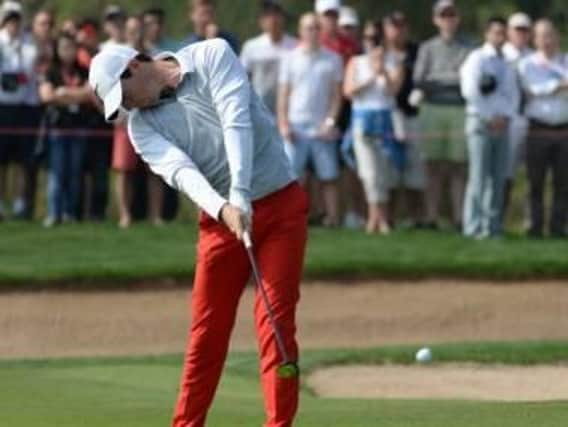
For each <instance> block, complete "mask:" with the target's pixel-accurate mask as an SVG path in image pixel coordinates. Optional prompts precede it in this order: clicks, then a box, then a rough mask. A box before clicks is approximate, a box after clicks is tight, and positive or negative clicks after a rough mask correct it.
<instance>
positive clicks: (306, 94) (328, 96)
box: [278, 13, 343, 226]
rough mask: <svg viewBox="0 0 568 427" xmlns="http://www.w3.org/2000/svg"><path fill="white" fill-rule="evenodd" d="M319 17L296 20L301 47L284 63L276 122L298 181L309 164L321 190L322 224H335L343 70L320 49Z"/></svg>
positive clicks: (331, 55)
mask: <svg viewBox="0 0 568 427" xmlns="http://www.w3.org/2000/svg"><path fill="white" fill-rule="evenodd" d="M319 33H320V24H319V21H318V17H317V16H316V15H315V14H313V13H307V14H305V15H303V16H302V17H301V18H300V25H299V34H300V45H299V46H298V47H297V48H296V49H294V50H293V51H292V52H291V53H290V54H288V55H287V56H286V57H285V58H284V60H283V61H282V67H281V69H280V93H279V99H278V122H279V126H280V133H281V134H282V136H283V137H284V141H285V142H284V144H285V147H286V152H287V154H288V157H289V158H290V161H291V162H292V166H293V167H294V169H295V171H296V174H298V176H303V175H304V174H305V172H306V169H307V167H308V164H309V162H310V161H311V164H312V166H313V167H314V170H315V174H316V176H317V178H318V180H319V181H320V183H321V186H322V193H323V201H324V205H325V210H326V212H325V213H326V218H325V220H324V224H325V225H327V226H337V225H339V212H338V210H339V206H338V205H339V203H338V190H337V178H338V177H339V164H338V163H339V159H338V152H337V139H338V131H337V127H336V123H337V118H338V116H339V111H340V108H341V102H342V88H341V83H342V81H343V65H342V62H341V58H340V57H339V55H337V54H335V53H334V52H331V51H330V50H328V49H326V48H324V47H322V46H321V44H320V41H319Z"/></svg>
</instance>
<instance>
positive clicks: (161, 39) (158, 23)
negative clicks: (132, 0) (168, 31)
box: [142, 7, 179, 55]
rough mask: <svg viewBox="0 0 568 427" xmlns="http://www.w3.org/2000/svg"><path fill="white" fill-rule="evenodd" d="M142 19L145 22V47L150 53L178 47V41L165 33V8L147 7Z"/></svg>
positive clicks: (153, 53)
mask: <svg viewBox="0 0 568 427" xmlns="http://www.w3.org/2000/svg"><path fill="white" fill-rule="evenodd" d="M142 20H143V23H144V31H143V34H144V49H145V50H146V51H147V52H148V53H149V54H150V55H156V54H158V53H160V52H164V51H175V50H177V49H178V47H179V46H178V43H176V42H175V41H173V40H171V39H169V38H167V37H166V36H165V34H164V24H165V21H166V12H164V9H162V8H159V7H154V8H150V9H146V10H145V11H144V12H143V13H142Z"/></svg>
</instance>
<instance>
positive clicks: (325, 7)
mask: <svg viewBox="0 0 568 427" xmlns="http://www.w3.org/2000/svg"><path fill="white" fill-rule="evenodd" d="M315 6H316V13H317V14H318V15H319V20H320V25H321V31H320V42H321V44H322V45H323V46H324V47H326V48H328V49H329V50H331V51H333V52H335V53H337V54H338V55H339V56H341V58H342V59H343V63H344V64H347V62H348V61H349V59H351V57H352V56H353V55H356V54H357V53H359V46H358V43H357V41H356V40H353V39H351V38H350V37H346V36H345V35H344V34H343V33H342V32H341V30H340V27H339V12H340V10H341V0H316V4H315Z"/></svg>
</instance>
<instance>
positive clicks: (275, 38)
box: [241, 0, 298, 114]
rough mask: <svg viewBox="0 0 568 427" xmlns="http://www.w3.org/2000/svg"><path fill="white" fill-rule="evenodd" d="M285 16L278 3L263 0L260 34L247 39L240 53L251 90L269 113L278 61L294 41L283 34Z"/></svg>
mask: <svg viewBox="0 0 568 427" xmlns="http://www.w3.org/2000/svg"><path fill="white" fill-rule="evenodd" d="M285 17H286V16H285V11H284V9H283V7H282V5H281V4H280V3H277V2H275V1H274V0H271V1H264V2H263V3H262V5H261V10H260V18H259V24H260V28H261V29H262V34H261V35H259V36H257V37H255V38H253V39H250V40H247V41H246V42H245V44H244V45H243V50H242V52H241V62H242V64H243V67H244V68H245V70H247V72H248V74H249V76H250V78H251V81H252V86H253V88H254V90H255V91H256V93H257V94H258V95H259V96H260V99H261V100H262V101H263V102H264V105H266V106H267V107H268V109H269V110H270V111H272V113H273V114H276V103H277V95H278V73H279V69H280V62H281V60H282V58H283V57H284V56H285V55H286V53H288V52H290V50H292V49H294V48H295V47H296V45H297V44H298V41H297V40H296V39H295V38H294V37H292V36H290V35H288V34H286V33H285Z"/></svg>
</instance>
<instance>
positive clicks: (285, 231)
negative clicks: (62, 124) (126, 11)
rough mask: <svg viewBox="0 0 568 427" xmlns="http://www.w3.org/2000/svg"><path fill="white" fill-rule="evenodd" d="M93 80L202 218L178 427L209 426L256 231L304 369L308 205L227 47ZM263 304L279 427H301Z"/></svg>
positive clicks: (262, 333) (106, 69)
mask: <svg viewBox="0 0 568 427" xmlns="http://www.w3.org/2000/svg"><path fill="white" fill-rule="evenodd" d="M89 82H90V85H91V87H92V88H93V90H94V92H95V94H96V95H97V96H98V97H99V98H100V99H101V100H102V102H103V104H104V112H105V117H106V118H107V119H108V120H113V119H116V117H118V115H119V113H120V111H121V109H123V108H124V109H126V110H129V111H130V115H129V122H128V131H129V134H130V137H131V140H132V143H133V145H134V147H135V149H136V152H137V153H139V154H140V155H141V156H142V158H143V160H144V161H145V162H146V163H148V164H149V166H150V168H151V169H152V170H153V171H154V172H155V173H157V174H158V175H160V176H161V177H162V178H163V179H164V180H165V181H166V182H168V184H170V185H171V186H173V187H175V188H177V189H178V190H179V191H181V192H182V193H183V194H185V195H186V196H188V197H189V198H190V199H192V200H193V201H194V202H196V204H197V205H198V206H199V207H200V208H201V214H200V220H199V243H198V249H197V252H198V253H199V256H198V259H197V266H196V274H195V280H194V285H193V291H192V302H191V304H192V326H191V331H190V339H189V344H188V348H187V354H186V358H185V365H184V371H183V374H182V379H181V388H180V393H179V398H178V403H177V406H176V410H175V414H174V420H173V424H172V425H173V427H187V426H195V427H198V426H204V425H205V420H206V415H207V411H208V409H209V407H210V405H211V402H212V400H213V396H214V394H215V390H216V388H217V385H218V382H219V378H220V375H221V371H222V369H223V364H224V361H225V358H226V355H227V350H228V345H229V339H230V336H231V330H232V327H233V324H234V321H235V315H236V309H237V306H238V302H239V299H240V296H241V294H242V292H243V289H244V287H245V285H246V283H247V281H248V280H249V277H250V274H251V269H250V265H249V262H248V258H247V253H246V251H245V248H244V245H243V242H242V241H241V240H242V239H243V235H244V233H245V231H246V230H248V231H250V233H251V235H252V240H253V242H254V249H255V254H256V257H257V259H258V263H259V268H260V271H261V272H262V273H263V284H264V286H265V287H266V290H267V293H268V295H269V296H270V302H271V305H272V306H273V307H274V311H275V316H276V318H277V319H278V323H279V326H280V330H281V332H282V335H283V341H284V346H285V348H286V351H287V353H288V354H289V355H290V358H291V362H296V361H297V360H298V344H297V342H296V338H295V331H296V321H295V313H296V305H297V303H298V300H299V283H300V279H301V273H302V264H303V258H304V249H305V244H306V237H307V209H308V203H307V197H306V194H305V192H304V191H303V190H302V188H301V186H300V185H299V184H298V182H297V179H296V177H295V175H294V173H293V171H292V169H291V167H290V164H289V162H288V160H287V158H286V153H285V151H284V145H283V143H282V140H281V138H280V136H279V134H278V129H277V128H276V126H275V123H274V120H273V118H272V115H271V114H270V112H269V111H268V110H267V109H266V107H265V106H264V105H263V104H262V102H261V101H260V99H259V98H258V96H257V95H256V94H255V93H254V91H253V90H252V89H251V85H250V82H249V79H248V76H247V74H246V71H245V70H244V68H243V67H242V65H241V63H240V61H239V59H238V58H237V56H236V55H235V54H234V52H233V50H232V49H231V47H230V46H229V44H228V43H227V42H226V41H224V40H222V39H214V40H207V41H204V42H199V43H194V44H192V45H189V46H187V47H185V48H183V49H181V50H179V51H178V52H176V53H169V52H164V53H162V54H160V55H159V56H157V57H155V58H154V59H152V58H149V57H147V56H146V55H143V54H140V53H139V52H138V51H136V50H134V49H132V48H130V47H125V46H115V47H112V48H109V49H105V50H103V51H102V52H101V53H99V54H98V55H97V56H96V57H95V58H94V59H93V62H92V64H91V69H90V74H89ZM260 298H261V296H260V295H257V301H256V306H255V307H256V308H255V314H256V327H257V336H258V340H259V349H260V358H261V382H262V388H263V392H264V399H265V411H266V423H265V426H268V427H277V426H278V427H280V426H291V425H292V422H293V418H294V416H295V413H296V411H297V407H298V397H299V378H298V377H297V376H293V377H288V378H282V377H281V376H279V375H278V373H277V368H278V366H279V364H280V363H282V362H283V361H282V360H281V358H280V356H279V353H278V347H277V344H276V341H275V337H274V333H273V329H272V328H271V326H270V323H269V322H268V317H267V316H268V314H267V312H266V311H265V308H264V305H263V304H262V303H261V300H260Z"/></svg>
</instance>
